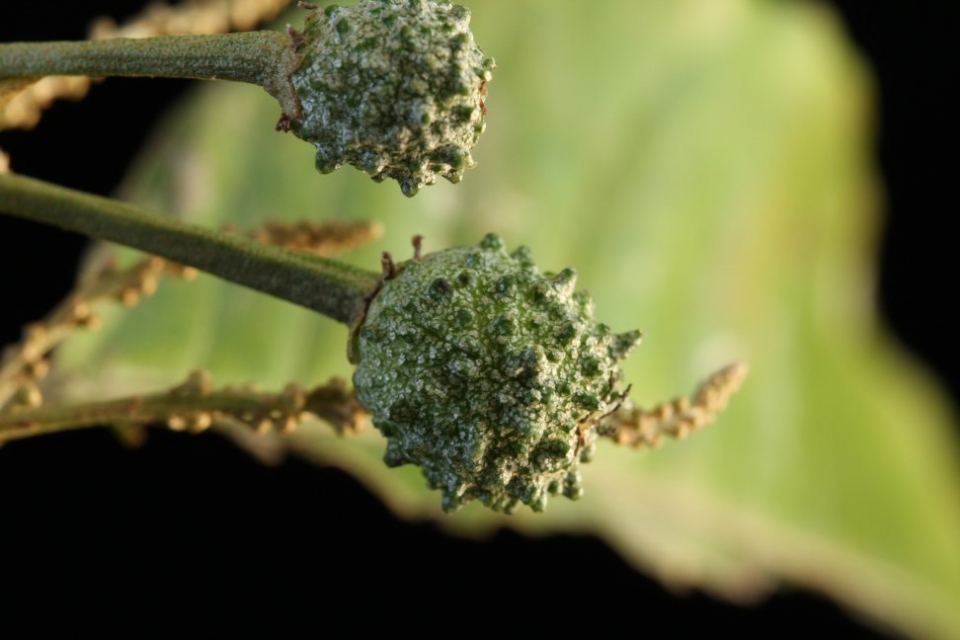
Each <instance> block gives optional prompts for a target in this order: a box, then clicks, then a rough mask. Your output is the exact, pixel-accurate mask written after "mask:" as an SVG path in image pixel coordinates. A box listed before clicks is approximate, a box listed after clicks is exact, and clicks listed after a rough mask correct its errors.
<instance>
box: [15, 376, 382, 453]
mask: <svg viewBox="0 0 960 640" xmlns="http://www.w3.org/2000/svg"><path fill="white" fill-rule="evenodd" d="M308 414H309V415H314V416H317V417H320V418H322V419H324V420H325V421H327V422H328V423H329V424H330V425H331V426H332V427H333V428H334V429H336V430H337V431H338V432H340V433H348V432H352V431H356V430H357V429H358V428H359V425H360V424H361V422H362V420H363V417H364V413H363V410H362V408H361V407H360V406H359V405H358V404H357V402H356V400H355V399H354V396H353V393H352V392H351V391H349V390H348V389H347V388H346V386H345V385H344V384H343V383H342V382H340V381H338V380H334V381H332V382H329V383H327V384H325V385H321V386H318V387H316V388H314V389H312V390H309V391H306V390H304V389H301V388H300V387H299V386H298V385H295V384H291V385H288V386H287V388H286V389H284V390H283V391H282V392H280V393H264V392H262V391H258V390H255V389H249V388H236V387H232V388H231V387H227V388H224V389H221V390H213V389H212V388H211V381H210V378H209V375H208V374H206V373H205V372H201V371H198V372H194V373H193V374H191V376H190V378H189V379H188V380H187V381H186V382H185V383H184V384H182V385H180V386H178V387H175V388H173V389H171V390H169V391H164V392H160V393H154V394H148V395H139V396H131V397H128V398H121V399H117V400H106V401H102V402H89V403H83V404H73V405H62V406H50V407H38V408H32V409H15V410H10V411H6V412H4V413H0V444H2V443H3V442H5V441H7V440H18V439H21V438H27V437H31V436H35V435H42V434H48V433H57V432H61V431H68V430H74V429H83V428H87V427H100V426H103V425H111V426H116V427H125V426H127V427H128V426H134V425H150V424H166V425H167V426H168V427H170V428H171V429H174V430H190V431H194V432H199V431H203V430H205V429H206V428H208V427H209V426H211V425H213V424H214V423H216V422H218V421H223V420H229V421H232V422H239V423H242V424H244V425H246V426H248V427H250V428H253V429H256V430H257V431H261V430H265V429H266V430H269V429H276V430H279V431H281V432H287V431H290V430H291V429H292V428H293V427H295V426H296V424H297V423H298V422H299V421H300V420H302V419H303V418H304V417H305V416H306V415H308Z"/></svg>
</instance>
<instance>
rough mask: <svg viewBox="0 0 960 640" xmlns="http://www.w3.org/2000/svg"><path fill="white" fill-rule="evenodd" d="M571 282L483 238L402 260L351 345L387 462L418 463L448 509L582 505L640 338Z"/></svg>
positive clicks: (566, 274) (523, 253)
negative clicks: (473, 504) (597, 311)
mask: <svg viewBox="0 0 960 640" xmlns="http://www.w3.org/2000/svg"><path fill="white" fill-rule="evenodd" d="M575 279H576V274H575V273H574V272H573V270H571V269H565V270H564V271H561V272H560V273H558V274H555V275H554V274H544V273H540V272H539V271H538V269H537V268H536V266H534V264H533V262H532V261H531V259H530V255H529V251H527V250H526V249H524V248H521V249H519V250H517V251H516V252H514V254H513V255H508V254H507V253H506V251H505V249H504V244H503V241H502V240H501V239H500V238H499V237H498V236H495V235H488V236H487V237H486V238H484V239H483V240H482V241H481V242H480V243H479V244H478V245H477V246H476V247H459V248H453V249H447V250H445V251H440V252H438V253H433V254H430V255H427V256H425V257H424V258H423V259H422V260H420V261H410V262H406V263H403V264H402V265H400V266H399V271H398V273H397V275H396V276H395V277H394V278H393V279H391V280H388V281H386V282H385V283H384V285H383V288H382V290H381V291H380V292H379V293H378V294H377V296H376V297H375V298H374V300H373V302H372V303H371V305H370V308H369V310H368V312H367V316H366V319H365V320H364V322H363V324H362V325H361V326H360V327H359V329H358V330H357V331H356V332H355V334H354V336H353V339H354V353H355V357H356V359H357V369H356V372H355V373H354V378H353V380H354V385H355V386H356V390H357V398H358V399H359V401H360V402H361V404H363V405H364V407H366V408H367V410H368V411H370V413H371V414H372V416H373V422H374V424H375V425H376V427H377V428H378V429H380V431H381V432H382V433H383V435H384V436H386V438H387V440H388V443H387V450H386V454H385V461H386V462H387V464H388V465H391V466H397V465H401V464H406V463H414V464H417V465H419V466H420V467H421V468H422V470H423V473H424V475H425V476H426V478H427V484H428V485H429V486H430V487H433V488H438V489H440V490H441V491H442V492H443V508H444V509H445V510H447V511H451V510H454V509H456V508H458V507H460V506H461V505H462V504H464V503H465V502H468V501H470V500H474V499H476V500H480V501H481V502H483V503H484V504H486V505H487V506H489V507H492V508H493V509H496V510H503V511H508V512H509V511H511V510H513V509H514V508H515V507H516V506H517V505H518V504H519V503H523V504H527V505H529V506H530V507H531V508H533V509H534V510H535V511H540V510H542V509H543V508H544V507H545V505H546V503H547V499H548V497H549V496H550V495H557V494H563V495H565V496H567V497H568V498H577V497H579V496H580V493H581V489H580V474H579V472H578V463H579V462H580V461H581V460H584V461H585V460H586V459H587V458H588V457H589V455H590V453H591V451H592V448H593V444H594V440H595V437H596V433H595V420H596V418H598V417H599V416H600V415H602V413H603V412H604V411H606V410H607V409H609V408H610V407H611V405H612V404H613V403H615V402H616V401H617V399H618V397H619V395H618V391H617V389H616V383H617V381H618V379H619V377H620V369H619V366H618V362H619V361H620V360H621V359H623V357H624V356H625V355H626V354H627V352H628V351H629V350H630V349H631V348H632V347H633V346H634V345H635V344H636V343H637V342H638V341H639V338H640V334H639V332H636V331H634V332H630V333H625V334H620V335H615V334H613V333H612V332H611V331H610V329H609V327H607V326H606V325H603V324H598V323H596V322H594V320H593V318H592V305H591V303H590V300H589V298H588V297H587V296H586V295H584V294H582V293H577V294H575V293H573V287H574V281H575Z"/></svg>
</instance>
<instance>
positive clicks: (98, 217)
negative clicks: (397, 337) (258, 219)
mask: <svg viewBox="0 0 960 640" xmlns="http://www.w3.org/2000/svg"><path fill="white" fill-rule="evenodd" d="M0 212H3V213H8V214H11V215H14V216H18V217H21V218H26V219H28V220H33V221H36V222H42V223H44V224H49V225H53V226H55V227H60V228H63V229H67V230H69V231H74V232H77V233H82V234H84V235H88V236H92V237H94V238H99V239H101V240H110V241H112V242H117V243H120V244H123V245H127V246H129V247H133V248H135V249H140V250H141V251H146V252H148V253H152V254H154V255H158V256H161V257H164V258H167V259H168V260H172V261H174V262H178V263H180V264H185V265H188V266H191V267H196V268H197V269H200V270H201V271H206V272H208V273H211V274H213V275H215V276H218V277H220V278H223V279H224V280H229V281H230V282H235V283H237V284H241V285H244V286H246V287H250V288H251V289H256V290H257V291H262V292H264V293H267V294H270V295H272V296H276V297H278V298H282V299H284V300H288V301H290V302H293V303H295V304H299V305H301V306H304V307H307V308H309V309H313V310H314V311H317V312H319V313H322V314H324V315H326V316H329V317H330V318H333V319H334V320H337V321H339V322H343V323H345V324H347V325H350V324H352V323H353V322H354V321H355V320H357V318H359V317H360V314H362V312H363V309H364V305H365V303H366V300H367V298H368V297H369V296H370V294H371V293H372V292H373V291H374V290H375V289H376V287H377V284H378V282H379V278H380V276H379V274H377V273H374V272H372V271H366V270H363V269H357V268H355V267H351V266H349V265H345V264H343V263H340V262H337V261H335V260H329V259H326V258H321V257H318V256H313V255H306V254H302V253H300V252H297V251H293V250H289V249H283V248H281V247H274V246H270V245H265V244H261V243H259V242H256V241H254V240H249V239H247V238H243V237H240V236H235V235H230V234H227V233H222V232H217V231H211V230H209V229H204V228H202V227H198V226H195V225H192V224H189V223H186V222H183V221H181V220H178V219H177V218H173V217H171V216H166V215H162V214H159V213H155V212H153V211H149V210H147V209H143V208H141V207H137V206H135V205H132V204H127V203H124V202H120V201H117V200H111V199H109V198H102V197H99V196H94V195H90V194H87V193H82V192H79V191H73V190H71V189H66V188H64V187H59V186H56V185H52V184H49V183H46V182H41V181H39V180H34V179H32V178H27V177H24V176H18V175H12V174H4V175H0Z"/></svg>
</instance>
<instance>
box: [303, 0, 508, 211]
mask: <svg viewBox="0 0 960 640" xmlns="http://www.w3.org/2000/svg"><path fill="white" fill-rule="evenodd" d="M469 22H470V12H469V10H468V9H466V8H464V7H461V6H458V5H453V4H446V3H439V2H432V1H430V0H360V2H358V3H357V4H356V5H355V6H353V7H339V6H336V5H332V6H329V7H326V8H324V9H317V10H315V11H314V12H313V13H311V15H310V17H308V19H307V22H306V26H305V29H304V34H303V36H304V39H303V42H302V43H301V44H300V45H299V46H298V47H297V53H298V55H300V56H301V61H300V64H299V66H298V68H297V69H296V71H295V72H294V73H293V75H292V76H291V80H292V82H293V86H294V89H295V91H296V93H297V96H298V98H299V100H300V103H301V106H302V112H301V115H300V117H299V118H294V119H292V120H291V122H290V125H291V129H292V130H293V132H294V133H296V135H297V136H299V137H300V138H303V139H304V140H306V141H308V142H312V143H313V144H314V146H316V148H317V170H318V171H320V172H321V173H329V172H331V171H333V170H334V169H336V168H338V167H340V166H341V165H343V164H345V163H346V164H351V165H353V166H355V167H357V168H358V169H361V170H363V171H365V172H367V173H368V174H370V176H371V177H373V179H374V180H377V181H378V182H379V181H381V180H384V179H385V178H394V179H396V180H397V182H399V183H400V188H401V190H402V191H403V193H404V194H406V195H408V196H412V195H414V194H415V193H416V192H417V191H418V190H419V189H420V187H422V186H423V185H427V184H433V183H434V182H435V181H436V179H437V176H443V177H444V178H447V179H448V180H450V181H451V182H459V181H460V179H461V177H462V176H463V172H464V170H465V169H466V168H468V167H470V166H472V165H473V158H472V157H471V155H470V149H471V148H472V147H473V145H474V144H475V143H476V142H477V139H478V138H479V136H480V134H481V133H482V132H483V128H484V122H483V120H484V110H485V107H484V105H483V96H484V92H485V90H486V89H485V87H486V83H487V81H489V80H490V77H491V75H490V72H491V70H492V69H493V67H494V62H493V60H492V59H491V58H488V57H487V56H485V55H484V53H483V51H482V50H481V49H480V48H479V47H478V46H477V45H476V44H475V43H474V41H473V34H471V33H470V29H469Z"/></svg>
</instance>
